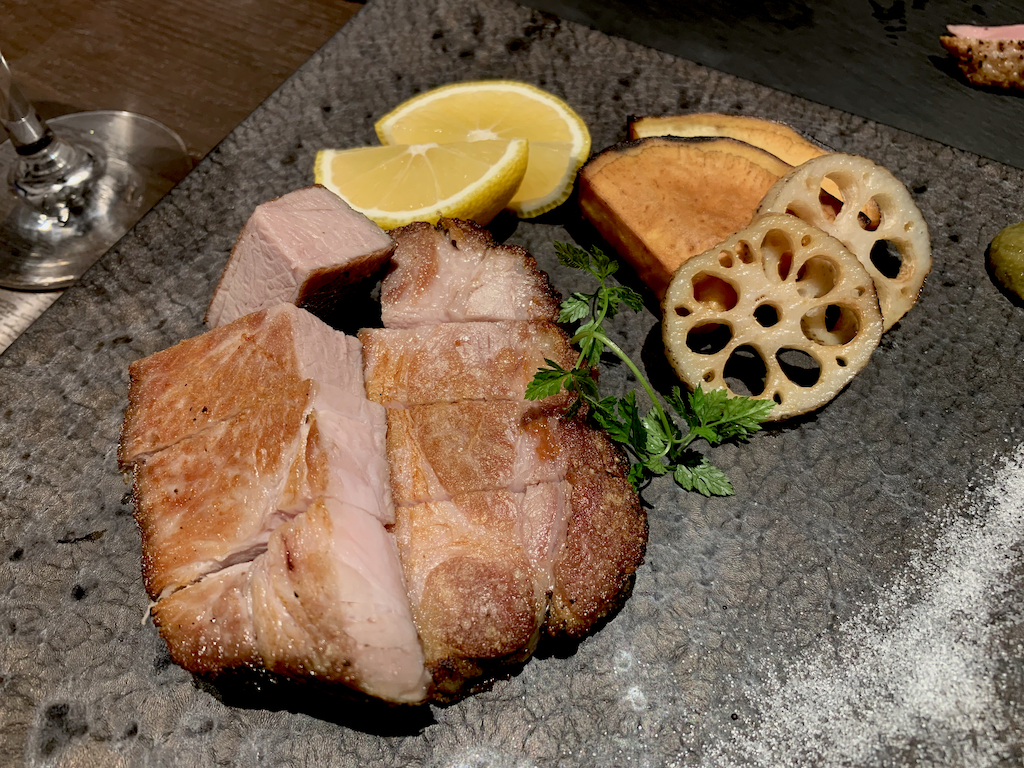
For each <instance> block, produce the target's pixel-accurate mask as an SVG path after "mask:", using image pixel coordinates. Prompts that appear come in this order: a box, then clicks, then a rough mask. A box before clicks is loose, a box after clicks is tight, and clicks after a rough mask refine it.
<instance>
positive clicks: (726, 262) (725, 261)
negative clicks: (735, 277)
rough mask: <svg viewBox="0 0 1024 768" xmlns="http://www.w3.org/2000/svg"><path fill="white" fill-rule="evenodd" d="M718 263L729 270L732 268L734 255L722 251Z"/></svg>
mask: <svg viewBox="0 0 1024 768" xmlns="http://www.w3.org/2000/svg"><path fill="white" fill-rule="evenodd" d="M718 263H719V264H721V265H722V266H723V267H725V268H726V269H728V268H729V267H731V266H732V254H731V253H729V252H728V251H722V252H721V253H720V254H718Z"/></svg>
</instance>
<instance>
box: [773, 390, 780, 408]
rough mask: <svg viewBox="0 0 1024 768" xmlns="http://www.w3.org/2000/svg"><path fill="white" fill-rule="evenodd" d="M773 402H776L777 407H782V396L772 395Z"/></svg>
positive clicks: (778, 394)
mask: <svg viewBox="0 0 1024 768" xmlns="http://www.w3.org/2000/svg"><path fill="white" fill-rule="evenodd" d="M772 400H774V401H775V404H776V405H782V394H781V393H779V392H776V393H775V394H774V395H772Z"/></svg>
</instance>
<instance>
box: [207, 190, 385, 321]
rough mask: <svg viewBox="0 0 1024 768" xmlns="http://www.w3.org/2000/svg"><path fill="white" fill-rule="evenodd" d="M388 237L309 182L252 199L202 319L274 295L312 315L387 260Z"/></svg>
mask: <svg viewBox="0 0 1024 768" xmlns="http://www.w3.org/2000/svg"><path fill="white" fill-rule="evenodd" d="M394 247H395V244H394V242H393V241H392V240H391V238H390V237H388V235H387V233H385V232H384V230H382V229H381V228H380V227H378V226H377V225H376V224H374V223H373V222H372V221H370V220H369V219H368V218H366V217H365V216H363V214H361V213H359V212H358V211H355V210H353V209H352V208H350V207H349V205H348V203H346V202H345V201H344V200H342V199H341V198H340V197H338V196H337V195H335V194H334V193H333V192H330V191H329V190H327V189H326V188H324V187H322V186H319V185H315V186H312V187H306V188H304V189H299V190H296V191H294V192H289V193H288V194H287V195H283V196H282V197H279V198H277V199H275V200H271V201H270V202H267V203H263V204H262V205H258V206H257V207H256V210H255V211H253V214H252V216H251V217H250V218H249V221H248V222H246V224H245V226H244V227H243V228H242V232H241V234H239V236H238V241H237V242H236V243H235V247H234V248H233V249H232V251H231V257H230V258H229V259H228V263H227V265H226V266H225V267H224V273H223V275H222V276H221V279H220V282H219V283H218V284H217V288H216V290H215V291H214V294H213V299H212V300H211V301H210V307H209V309H208V310H207V312H206V322H207V323H208V324H209V325H211V326H214V327H216V326H220V325H226V324H227V323H230V322H232V321H234V320H237V319H238V318H239V317H241V316H243V315H247V314H249V313H250V312H255V311H257V310H260V309H263V308H265V307H268V306H271V305H273V304H277V303H279V302H288V303H290V304H297V305H299V306H301V307H305V308H307V309H309V310H310V311H311V312H313V313H314V314H321V313H322V312H323V311H327V310H330V309H331V305H332V304H333V303H334V302H335V301H336V300H337V298H338V296H339V294H340V293H341V292H342V291H343V290H344V289H345V288H347V287H348V286H350V285H352V284H353V283H356V282H358V281H359V280H361V279H362V278H365V277H367V276H369V275H371V274H373V273H374V272H376V271H377V270H378V269H380V268H381V267H382V266H383V265H384V262H385V261H387V259H388V257H389V256H390V255H391V252H392V251H393V250H394Z"/></svg>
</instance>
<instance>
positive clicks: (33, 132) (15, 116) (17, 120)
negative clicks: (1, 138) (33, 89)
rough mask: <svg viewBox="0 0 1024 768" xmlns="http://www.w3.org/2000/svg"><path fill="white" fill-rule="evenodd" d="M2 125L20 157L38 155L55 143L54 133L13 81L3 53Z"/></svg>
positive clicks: (0, 73) (0, 66)
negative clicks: (40, 151)
mask: <svg viewBox="0 0 1024 768" xmlns="http://www.w3.org/2000/svg"><path fill="white" fill-rule="evenodd" d="M0 122H2V123H3V126H4V128H6V129H7V133H9V134H10V136H11V143H13V144H14V148H15V150H17V152H18V154H19V155H30V154H33V153H34V152H38V151H39V150H41V149H44V148H45V147H46V145H47V144H49V143H50V142H51V141H53V133H52V131H50V129H49V127H47V125H46V123H45V122H43V120H42V119H41V118H40V117H39V115H38V113H37V112H36V110H35V107H33V106H32V102H30V101H29V100H28V99H27V98H25V94H23V93H22V92H21V88H19V87H18V84H17V83H15V82H14V78H13V77H12V75H11V68H10V67H9V66H7V60H6V59H5V58H4V55H3V53H0Z"/></svg>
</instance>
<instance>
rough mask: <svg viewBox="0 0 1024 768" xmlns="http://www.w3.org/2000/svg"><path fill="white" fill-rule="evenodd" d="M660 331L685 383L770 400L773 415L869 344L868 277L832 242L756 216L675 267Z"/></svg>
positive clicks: (842, 380) (850, 371)
mask: <svg viewBox="0 0 1024 768" xmlns="http://www.w3.org/2000/svg"><path fill="white" fill-rule="evenodd" d="M662 330H663V337H664V342H665V350H666V353H667V355H668V358H669V361H670V362H671V364H672V367H673V368H675V370H676V373H677V374H678V375H679V377H680V378H681V379H682V380H683V381H684V382H685V383H686V384H687V386H689V387H690V388H691V389H696V387H697V386H698V385H703V386H704V387H705V388H718V387H725V388H726V389H728V390H729V391H730V392H731V393H732V394H735V395H748V396H751V397H758V398H767V399H771V400H773V401H774V402H775V407H774V408H773V409H772V413H771V417H770V418H771V420H772V421H779V420H782V419H787V418H790V417H792V416H797V415H799V414H803V413H807V412H809V411H812V410H814V409H816V408H819V407H821V406H822V405H824V404H825V403H827V402H829V401H830V400H831V399H832V398H834V397H835V396H836V395H837V394H838V393H839V392H840V390H842V389H843V387H845V386H846V385H847V384H848V383H849V382H850V380H851V379H853V377H854V376H855V375H856V374H857V373H858V372H859V371H860V370H861V369H862V368H863V367H864V366H865V365H866V364H867V362H868V359H869V358H870V357H871V353H872V352H873V351H874V349H875V348H876V347H877V346H878V342H879V339H881V336H882V315H881V313H880V311H879V308H878V300H877V296H876V293H875V288H874V284H873V283H872V281H871V277H870V276H869V275H868V273H867V271H866V270H865V269H864V267H863V266H862V265H861V263H860V262H859V261H858V260H857V258H856V257H855V256H854V255H853V254H852V253H850V251H849V250H847V249H846V248H845V247H844V246H843V244H842V243H840V242H839V241H838V240H836V239H835V238H833V237H830V236H829V235H827V234H826V233H824V232H823V231H821V230H820V229H817V228H816V227H812V226H810V225H809V224H806V223H805V222H803V221H801V220H799V219H797V218H795V217H794V216H787V215H785V214H766V215H762V216H758V217H756V218H755V219H754V221H753V222H752V223H751V224H750V225H749V226H748V227H747V228H746V229H744V230H742V231H740V232H738V233H736V234H735V235H733V236H732V237H731V238H729V239H728V240H726V241H725V242H723V243H721V244H720V245H718V246H716V247H714V248H712V249H710V250H708V251H705V252H704V253H702V254H700V255H699V256H695V257H694V258H692V259H690V260H689V261H687V262H686V263H684V264H683V265H682V266H681V267H680V268H679V269H678V271H676V273H675V275H674V276H673V278H672V282H671V283H670V285H669V288H668V292H667V293H666V295H665V300H664V304H663V322H662Z"/></svg>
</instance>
